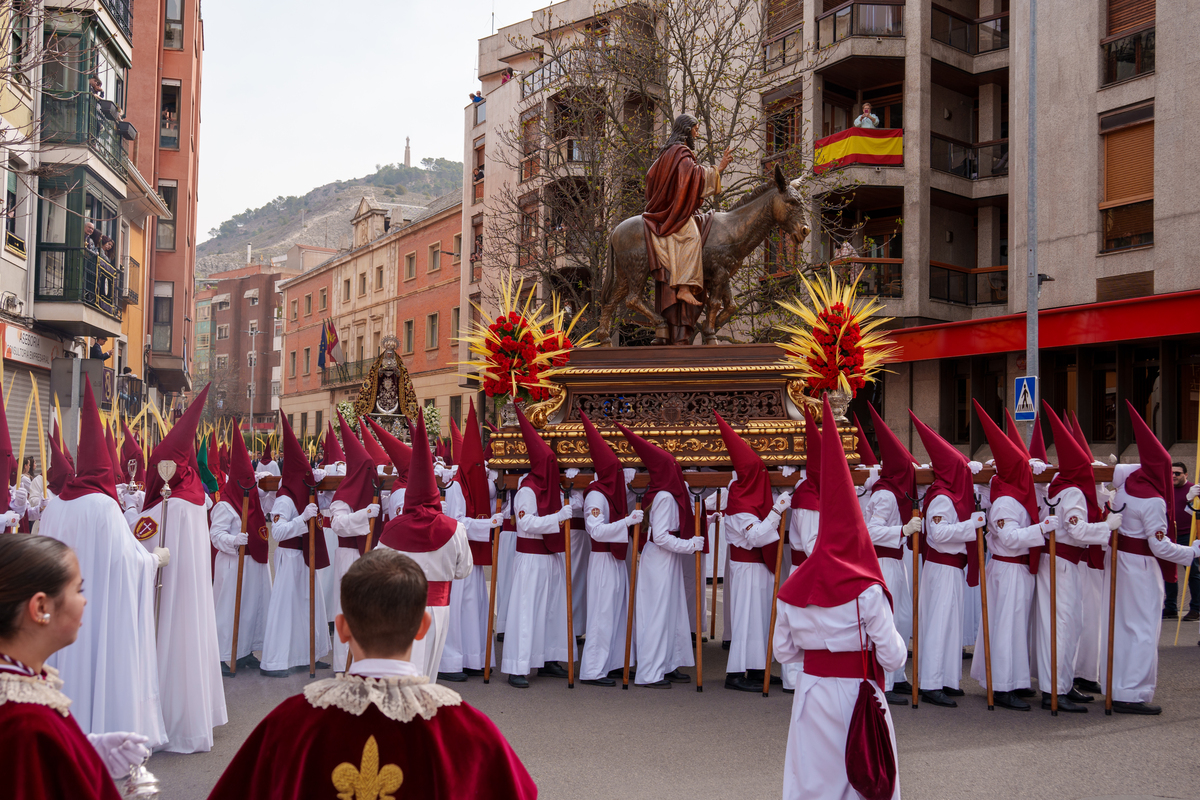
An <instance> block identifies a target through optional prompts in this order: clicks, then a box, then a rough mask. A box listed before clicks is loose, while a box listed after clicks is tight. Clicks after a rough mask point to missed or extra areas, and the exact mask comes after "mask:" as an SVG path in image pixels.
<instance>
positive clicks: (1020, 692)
mask: <svg viewBox="0 0 1200 800" xmlns="http://www.w3.org/2000/svg"><path fill="white" fill-rule="evenodd" d="M1012 693H1013V694H1015V695H1016V696H1017V697H1020V698H1021V699H1023V700H1024V699H1028V698H1030V697H1037V692H1035V691H1034V690H1033V689H1013V691H1012Z"/></svg>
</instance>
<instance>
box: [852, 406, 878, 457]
mask: <svg viewBox="0 0 1200 800" xmlns="http://www.w3.org/2000/svg"><path fill="white" fill-rule="evenodd" d="M869 407H870V404H869V403H868V408H869ZM854 430H855V432H856V435H857V437H858V438H857V440H856V441H857V447H856V449H857V450H858V463H859V464H861V465H862V466H864V467H877V466H879V459H877V458H876V457H875V451H874V450H872V449H871V443H870V442H868V441H867V431H866V429H865V428H864V427H863V426H862V423H861V422H859V421H858V414H857V413H855V414H854ZM875 437H876V438H879V434H878V433H876V434H875Z"/></svg>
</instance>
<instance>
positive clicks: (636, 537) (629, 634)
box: [621, 497, 642, 689]
mask: <svg viewBox="0 0 1200 800" xmlns="http://www.w3.org/2000/svg"><path fill="white" fill-rule="evenodd" d="M633 507H634V509H635V510H637V511H641V510H642V499H641V498H640V497H639V498H638V501H637V503H635V504H634V506H633ZM641 539H642V523H640V522H639V523H638V524H636V525H634V526H633V572H632V574H631V575H630V576H629V612H628V617H627V619H626V622H625V671H624V673H623V674H622V675H621V688H622V689H628V688H629V649H630V647H632V645H633V606H634V603H635V602H636V601H637V574H638V544H639V543H640V542H641Z"/></svg>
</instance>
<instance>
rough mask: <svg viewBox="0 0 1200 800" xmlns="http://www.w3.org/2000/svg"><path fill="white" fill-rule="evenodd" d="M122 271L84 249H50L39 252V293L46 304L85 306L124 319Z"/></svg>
mask: <svg viewBox="0 0 1200 800" xmlns="http://www.w3.org/2000/svg"><path fill="white" fill-rule="evenodd" d="M122 280H123V278H122V276H121V270H119V269H117V268H116V267H114V266H113V265H112V264H109V263H108V262H107V261H106V260H104V259H103V258H101V257H100V256H98V255H96V254H95V253H93V252H91V251H90V250H87V249H85V248H82V247H67V248H58V249H49V248H47V247H46V246H43V247H42V248H41V250H40V252H39V253H38V266H37V291H36V292H35V294H34V300H35V301H37V302H43V303H83V304H84V305H86V306H90V307H92V308H94V309H96V310H97V311H100V312H102V313H104V314H106V315H107V316H109V317H112V318H113V319H115V320H118V321H120V319H121V307H120V305H119V303H120V298H119V292H120V286H121V282H122Z"/></svg>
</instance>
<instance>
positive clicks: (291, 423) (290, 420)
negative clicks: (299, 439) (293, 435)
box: [287, 414, 296, 430]
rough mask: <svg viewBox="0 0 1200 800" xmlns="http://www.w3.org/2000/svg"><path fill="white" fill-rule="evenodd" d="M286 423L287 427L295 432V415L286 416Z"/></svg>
mask: <svg viewBox="0 0 1200 800" xmlns="http://www.w3.org/2000/svg"><path fill="white" fill-rule="evenodd" d="M287 421H288V427H289V428H291V429H292V430H295V429H296V415H295V414H288V415H287Z"/></svg>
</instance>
